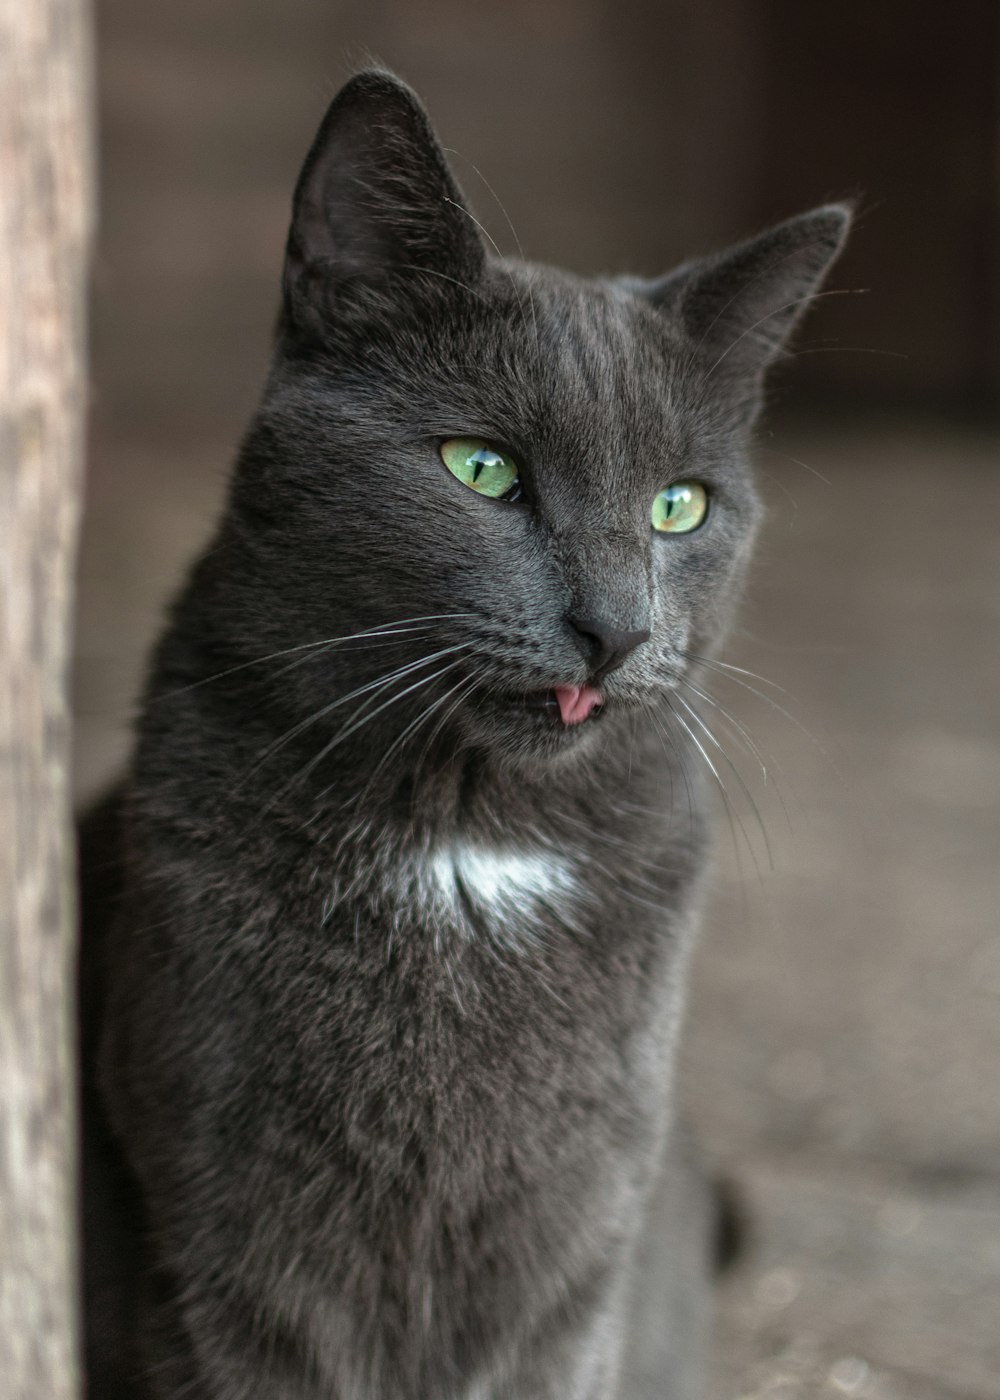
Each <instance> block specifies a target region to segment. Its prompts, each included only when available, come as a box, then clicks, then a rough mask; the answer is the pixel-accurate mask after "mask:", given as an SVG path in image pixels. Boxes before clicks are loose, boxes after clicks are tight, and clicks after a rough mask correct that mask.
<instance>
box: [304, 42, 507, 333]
mask: <svg viewBox="0 0 1000 1400" xmlns="http://www.w3.org/2000/svg"><path fill="white" fill-rule="evenodd" d="M484 263H485V252H484V248H483V244H482V240H481V238H480V235H479V232H478V229H477V228H476V225H475V223H474V221H473V220H472V218H471V216H470V215H469V213H468V212H467V210H466V208H465V205H464V203H463V200H462V195H461V193H460V191H459V189H458V186H457V185H456V183H455V181H454V179H453V177H452V174H451V171H450V170H449V169H448V163H447V161H446V159H445V156H444V153H443V151H442V149H441V146H440V145H439V143H438V141H437V138H436V137H435V135H434V132H433V130H432V128H431V124H430V121H429V120H428V117H427V114H426V112H425V111H424V109H423V107H422V106H421V104H420V101H419V100H418V98H417V97H416V96H415V94H414V93H413V92H411V91H410V89H409V88H408V87H407V86H406V84H405V83H403V82H401V81H400V80H399V79H398V78H396V77H394V76H393V75H392V74H391V73H387V72H384V71H382V70H381V69H370V70H368V71H365V72H363V73H358V74H356V75H355V77H353V78H352V79H351V80H350V81H349V82H348V83H347V84H345V86H344V87H343V88H341V90H340V92H339V93H338V94H337V96H336V97H335V98H334V99H333V102H332V103H331V104H330V107H329V109H328V110H327V113H326V116H325V117H324V118H323V122H322V124H321V126H320V129H319V131H318V132H317V134H316V138H315V140H314V141H313V144H312V147H311V149H310V151H309V154H308V156H307V157H306V161H305V165H304V166H303V168H302V173H301V175H300V176H299V181H298V184H297V186H296V189H295V194H294V197H293V201H292V223H291V228H290V230H289V234H288V244H287V248H286V253H285V271H284V297H285V318H286V324H288V323H290V324H291V325H293V326H297V327H299V328H302V329H314V330H315V329H319V328H321V327H322V325H323V324H324V323H326V324H330V323H331V322H332V323H335V322H336V321H337V320H338V318H343V317H345V316H350V315H351V314H353V313H356V312H357V311H358V309H359V308H365V307H367V308H368V309H369V310H371V309H372V308H377V307H379V306H382V307H383V308H386V307H387V306H388V307H389V308H390V309H391V306H392V304H393V302H394V301H398V299H399V298H400V297H406V296H408V295H413V294H416V293H418V292H419V289H420V287H421V286H426V285H427V284H428V281H430V282H431V284H433V281H434V280H435V279H436V280H437V281H438V282H439V284H440V282H441V281H442V280H443V281H444V282H445V283H450V284H452V285H454V284H461V285H464V286H474V285H475V283H476V281H477V280H478V279H479V278H480V277H481V275H482V271H483V267H484Z"/></svg>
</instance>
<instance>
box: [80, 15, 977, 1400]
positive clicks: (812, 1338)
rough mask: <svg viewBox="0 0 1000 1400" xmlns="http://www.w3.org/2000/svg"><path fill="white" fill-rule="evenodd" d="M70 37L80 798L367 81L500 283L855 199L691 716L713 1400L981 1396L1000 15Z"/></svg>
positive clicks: (258, 364)
mask: <svg viewBox="0 0 1000 1400" xmlns="http://www.w3.org/2000/svg"><path fill="white" fill-rule="evenodd" d="M96 9H97V22H98V64H99V81H100V123H101V125H100V137H101V145H100V157H101V187H102V193H101V227H100V238H99V246H98V255H97V261H96V267H95V273H94V291H93V311H92V346H93V365H92V368H93V401H92V415H91V441H90V453H89V476H88V497H87V516H86V523H85V532H84V539H83V545H82V553H81V562H80V594H79V609H80V616H79V628H78V638H79V643H78V647H79V649H78V656H77V660H76V668H75V675H74V683H75V699H76V710H77V727H76V735H77V741H76V742H77V751H76V761H77V775H76V776H77V792H78V796H79V797H80V799H81V801H82V800H84V799H86V798H87V797H88V796H89V795H91V794H93V793H94V792H95V791H97V790H98V789H99V788H100V786H101V785H102V784H103V783H104V782H105V781H107V780H108V778H109V777H110V776H111V775H113V774H114V773H115V772H116V771H117V770H118V769H119V768H120V766H121V764H122V762H123V760H124V755H125V754H126V752H127V747H128V726H129V713H130V704H131V701H132V698H133V696H134V694H135V691H136V688H137V685H138V683H139V678H140V676H141V672H142V666H143V658H144V655H145V652H146V649H147V647H148V645H149V642H150V640H151V638H152V637H153V635H154V634H155V632H156V630H157V627H158V625H159V619H160V617H161V610H162V606H163V602H164V599H165V598H166V597H167V596H168V595H169V593H170V592H171V590H172V589H173V588H174V587H175V586H176V584H177V581H178V579H179V577H180V575H181V573H182V571H183V568H184V566H185V563H186V562H187V561H188V560H189V559H190V557H191V556H192V554H193V552H194V551H195V550H196V549H197V548H198V546H199V544H200V543H201V541H202V540H203V539H204V538H205V536H206V534H207V533H208V530H209V528H210V525H211V523H212V520H213V515H214V512H215V511H216V509H217V506H218V502H219V498H220V494H221V491H222V488H223V484H224V480H225V476H226V471H227V467H228V463H229V461H230V460H231V458H232V455H233V450H234V446H235V443H236V440H237V438H238V435H239V433H240V431H241V428H242V426H243V424H244V423H245V421H246V419H247V417H248V415H249V413H250V412H251V410H252V408H253V405H254V402H255V399H256V396H257V394H258V392H259V388H260V384H261V381H262V378H263V375H264V372H265V368H266V364H267V358H268V346H269V338H270V331H271V326H272V323H273V320H274V316H275V310H276V305H277V296H276V294H277V287H278V276H279V269H280V262H281V253H282V244H283V238H284V233H285V223H286V216H287V210H288V203H289V196H290V191H291V187H292V184H293V182H294V179H295V176H296V174H297V170H298V166H299V163H300V161H301V159H302V157H303V155H304V153H305V150H306V148H307V146H308V143H309V141H310V139H311V137H312V134H313V131H314V128H315V126H316V125H317V123H318V121H319V118H320V116H321V115H322V112H323V110H324V107H325V105H326V103H327V102H328V100H329V99H330V97H331V96H332V95H333V93H334V92H335V91H336V89H337V88H338V86H339V85H340V83H341V82H342V81H343V80H344V78H346V77H347V76H348V75H349V74H350V73H351V72H352V71H353V70H354V69H355V68H357V67H358V66H360V65H362V64H363V63H364V62H366V61H368V60H369V59H370V58H372V57H374V58H377V59H380V60H381V61H383V62H385V63H387V64H389V65H390V66H392V67H393V68H395V69H396V70H397V71H398V72H400V73H401V75H402V76H403V77H405V78H406V79H408V80H409V81H410V82H411V83H412V84H413V85H414V86H415V87H416V88H417V89H418V91H419V92H420V93H421V94H422V95H423V97H424V99H425V101H426V102H427V104H428V106H429V108H430V111H431V114H432V117H433V118H434V120H435V123H436V125H437V127H438V130H439V132H440V134H441V135H442V137H443V139H444V142H445V144H446V145H447V146H448V147H449V148H451V150H452V151H453V152H454V156H453V160H454V164H455V168H456V171H457V172H458V175H459V178H460V180H461V182H462V184H463V186H464V188H465V191H466V193H467V195H468V196H469V198H470V200H471V202H472V204H473V206H474V208H475V209H476V212H477V214H478V216H479V217H480V218H481V219H482V220H483V222H484V223H485V224H486V225H487V227H488V228H489V229H490V231H491V233H492V234H493V236H494V238H495V239H496V240H497V242H498V243H499V244H500V246H501V247H502V248H504V249H505V250H506V251H512V250H513V249H514V246H515V244H514V238H513V237H512V233H511V225H512V226H513V227H514V228H516V230H517V237H518V239H519V241H520V244H521V245H522V247H523V249H524V251H525V254H526V255H527V256H528V257H531V258H537V259H540V260H542V261H548V262H554V263H559V264H564V265H567V266H569V267H571V268H573V269H576V270H579V271H583V272H593V271H626V270H627V271H634V272H641V273H649V274H653V273H656V272H659V271H661V270H664V269H665V268H667V267H669V266H670V265H672V264H674V263H676V262H678V261H680V260H682V259H683V258H685V257H687V256H689V255H691V254H693V253H696V252H703V251H709V250H711V249H713V248H716V247H719V246H721V245H724V244H726V243H727V242H731V241H734V240H736V239H738V238H741V237H743V236H744V235H746V234H748V233H750V232H752V231H754V230H755V229H756V228H758V227H760V226H762V225H764V224H766V223H768V222H772V221H775V220H778V219H781V218H784V217H786V216H788V215H789V214H792V213H794V212H796V211H798V210H799V209H802V208H805V207H808V206H809V205H812V204H816V203H819V202H821V201H823V200H826V199H828V198H831V197H834V198H836V197H841V196H844V195H849V196H855V197H856V198H857V199H858V201H859V209H860V218H859V221H858V226H857V229H856V231H855V235H854V238H853V241H852V245H851V247H850V250H849V252H848V255H847V256H846V257H845V258H844V259H843V261H842V262H841V264H840V265H839V266H838V268H837V269H836V271H835V273H834V276H833V278H832V280H831V282H830V284H829V286H830V287H831V288H832V289H835V290H837V291H839V292H843V293H844V294H843V295H835V296H830V297H827V298H825V299H824V300H823V301H822V302H821V303H820V305H819V307H818V308H817V310H816V311H815V313H814V314H812V315H811V316H810V318H809V320H808V322H807V323H806V326H805V328H804V330H803V333H802V334H801V336H800V339H799V341H798V344H797V352H798V353H797V354H796V355H795V356H794V357H792V358H791V359H790V360H789V362H788V364H787V365H786V366H785V367H784V368H783V369H782V370H781V372H780V373H779V376H778V378H777V380H776V384H775V393H774V396H773V403H772V406H771V411H770V413H769V415H768V418H767V421H766V423H765V425H764V430H763V432H762V434H761V441H760V451H759V455H758V461H759V468H760V475H761V481H762V485H763V488H764V491H765V494H766V496H767V499H768V503H769V507H770V515H769V523H768V526H767V529H766V531H765V534H764V537H763V540H762V544H761V549H760V553H759V558H758V563H757V567H756V570H755V573H754V576H753V580H752V586H751V591H750V597H749V600H748V604H747V607H746V609H745V611H744V615H743V626H742V627H741V629H740V630H739V632H738V633H737V635H736V636H735V637H734V639H733V644H732V646H731V648H730V650H729V653H728V659H729V660H730V661H732V662H733V663H735V664H736V665H739V666H741V667H744V668H746V669H747V671H748V672H753V673H755V674H754V675H744V676H741V677H739V678H738V681H737V683H734V684H731V685H729V686H728V688H725V689H722V688H720V689H719V691H718V695H717V699H718V702H719V703H720V704H721V705H722V706H724V707H725V710H726V711H728V712H729V715H730V716H732V718H729V717H727V715H726V714H724V713H723V711H722V710H721V709H709V708H707V707H706V708H705V718H706V721H707V722H708V723H710V724H711V725H712V727H713V729H714V730H715V732H716V733H717V735H718V739H719V742H720V743H721V744H723V745H724V746H725V747H726V749H727V751H728V753H729V755H730V758H729V759H727V760H726V761H722V760H721V759H720V760H719V766H720V770H721V774H722V776H723V777H724V779H725V781H726V786H727V787H728V788H729V789H730V793H729V799H728V801H729V807H730V811H729V813H728V814H727V812H726V810H725V805H726V804H725V803H724V802H723V801H722V800H721V798H720V822H719V842H718V879H717V881H716V885H717V892H716V895H715V897H714V899H713V902H712V905H711V908H710V910H709V915H708V920H707V926H706V930H705V937H704V939H703V943H702V947H701V951H700V954H699V957H698V960H697V966H696V977H695V988H694V995H693V998H692V1003H691V1008H690V1018H689V1028H688V1030H689V1034H688V1039H687V1044H686V1047H685V1064H684V1077H685V1093H686V1097H687V1099H688V1102H689V1105H690V1109H689V1112H690V1116H691V1117H692V1119H693V1120H694V1122H695V1124H696V1127H697V1130H698V1132H699V1134H700V1136H701V1137H702V1139H703V1140H704V1142H705V1143H706V1146H707V1149H708V1151H709V1152H710V1154H711V1157H712V1159H713V1161H714V1162H715V1163H716V1164H717V1166H718V1168H719V1169H720V1170H721V1171H722V1172H723V1173H724V1174H725V1175H726V1176H727V1177H729V1178H730V1179H731V1180H732V1181H733V1182H734V1184H735V1188H736V1192H737V1196H738V1199H739V1201H740V1203H741V1207H740V1209H741V1213H742V1216H743V1218H744V1220H745V1223H746V1236H745V1247H744V1250H743V1253H742V1255H741V1256H740V1258H739V1259H738V1260H737V1262H736V1264H735V1265H734V1267H733V1268H732V1270H731V1271H730V1273H729V1274H728V1276H727V1277H726V1279H725V1281H724V1283H723V1287H722V1291H721V1307H720V1317H719V1323H718V1329H717V1331H718V1335H717V1343H716V1351H717V1361H716V1375H715V1379H714V1382H713V1387H714V1388H713V1390H712V1397H713V1400H737V1398H738V1397H740V1398H741V1400H749V1397H757V1396H760V1397H763V1396H770V1397H782V1398H783V1400H792V1398H793V1397H800V1396H801V1397H807V1396H808V1397H815V1396H825V1395H844V1394H847V1395H853V1396H861V1397H879V1398H880V1400H997V1397H998V1396H1000V1186H998V1182H1000V1089H998V1085H1000V937H998V932H1000V929H998V922H1000V921H998V910H1000V817H998V799H1000V743H998V728H1000V725H998V715H1000V646H998V632H997V623H998V621H1000V570H998V567H997V557H998V549H997V544H996V539H997V534H998V525H1000V461H998V457H1000V453H998V447H1000V431H998V412H997V410H998V407H1000V6H998V5H997V4H996V3H995V0H965V2H964V3H963V4H962V5H960V6H950V7H940V6H914V5H911V4H904V3H902V0H881V3H878V4H871V3H870V0H868V3H865V2H864V0H842V3H839V4H837V5H835V6H816V5H806V4H802V3H801V0H767V3H762V4H751V3H745V2H742V3H722V2H720V0H711V2H709V0H700V3H699V0H657V3H654V2H653V0H618V3H611V0H574V2H573V3H570V0H530V3H529V0H506V3H505V4H503V5H500V4H496V3H484V4H480V5H477V6H473V5H469V4H467V3H465V4H460V3H458V0H421V3H419V4H417V3H410V4H404V3H403V0H364V3H362V0H341V3H339V4H337V5H332V4H324V3H322V0H283V3H282V4H281V5H275V4H265V3H262V0H216V3H214V4H213V5H210V6H209V5H205V4H204V3H201V2H200V0H199V3H196V0H171V2H170V3H169V4H153V3H150V2H149V0H97V5H96ZM493 191H496V195H494V193H493ZM501 201H502V206H501ZM758 677H763V678H764V679H758ZM740 682H742V683H740ZM748 687H749V688H748ZM737 723H738V724H739V726H741V727H742V728H743V729H745V730H746V731H747V733H748V734H749V735H751V736H752V739H753V745H754V747H755V748H756V749H757V750H758V752H759V755H760V757H761V758H762V760H763V767H764V768H766V775H765V773H764V772H762V766H761V763H760V762H759V761H758V757H757V756H755V754H754V753H753V752H752V751H751V750H750V748H749V747H748V744H747V741H746V738H745V736H744V735H743V734H741V733H740V730H739V729H738V728H737V727H736V724H737ZM730 761H731V766H730ZM737 769H738V770H739V773H740V774H741V777H740V778H737V776H736V770H737ZM744 783H745V785H746V786H745V789H744V787H743V786H742V784H744ZM751 799H752V800H751ZM755 809H756V810H755ZM727 815H728V819H727Z"/></svg>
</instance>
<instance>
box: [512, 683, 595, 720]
mask: <svg viewBox="0 0 1000 1400" xmlns="http://www.w3.org/2000/svg"><path fill="white" fill-rule="evenodd" d="M525 705H526V707H527V708H528V709H529V710H535V711H540V712H541V713H542V714H544V715H545V716H546V718H547V719H549V720H551V721H552V723H553V724H560V725H564V726H567V727H568V726H570V725H576V724H583V722H584V721H585V720H588V719H597V718H598V717H599V716H600V715H601V714H602V712H603V709H604V696H603V695H602V694H601V692H600V691H599V690H598V689H597V687H596V686H593V685H554V686H552V687H551V688H550V689H549V690H544V691H535V692H533V693H531V694H529V695H528V697H527V699H526V701H525Z"/></svg>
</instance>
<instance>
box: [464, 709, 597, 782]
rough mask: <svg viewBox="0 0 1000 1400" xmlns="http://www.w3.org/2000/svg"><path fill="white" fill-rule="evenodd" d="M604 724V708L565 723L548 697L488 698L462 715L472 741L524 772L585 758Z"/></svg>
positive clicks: (502, 761) (468, 737)
mask: <svg viewBox="0 0 1000 1400" xmlns="http://www.w3.org/2000/svg"><path fill="white" fill-rule="evenodd" d="M604 723H605V710H604V709H603V707H600V708H595V709H594V710H593V712H592V713H591V714H590V715H589V716H588V717H587V718H586V719H584V720H583V721H582V722H580V723H572V724H566V723H563V721H562V719H561V717H560V714H559V709H558V706H556V707H555V708H554V709H553V706H552V705H551V704H549V703H545V700H544V697H541V698H540V699H533V698H529V699H527V700H525V699H524V698H523V697H522V698H518V697H509V696H491V697H488V698H485V697H484V698H481V699H480V700H479V702H478V703H477V704H476V705H475V706H474V707H473V706H470V707H469V708H468V709H467V710H466V711H465V713H464V714H463V715H462V718H461V726H462V728H463V730H464V731H465V736H466V739H467V740H469V741H470V742H472V743H473V744H474V745H475V746H476V747H477V748H481V749H485V750H486V751H487V752H488V753H489V754H490V755H491V756H492V757H493V759H494V760H495V761H496V762H497V764H498V765H499V766H501V767H506V768H512V769H515V770H520V771H526V770H537V768H538V765H539V764H540V763H542V764H548V763H562V762H569V761H572V760H574V759H578V758H581V757H583V756H584V755H586V754H587V753H589V752H591V750H592V749H593V748H594V746H595V744H597V743H598V742H599V736H600V731H601V729H602V727H603V725H604Z"/></svg>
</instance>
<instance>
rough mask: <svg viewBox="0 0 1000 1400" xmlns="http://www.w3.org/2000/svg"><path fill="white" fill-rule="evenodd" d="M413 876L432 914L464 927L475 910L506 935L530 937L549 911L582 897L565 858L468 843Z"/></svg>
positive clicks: (432, 858) (435, 857) (430, 860)
mask: <svg viewBox="0 0 1000 1400" xmlns="http://www.w3.org/2000/svg"><path fill="white" fill-rule="evenodd" d="M413 874H414V877H415V879H414V884H415V886H416V889H415V891H414V892H415V893H416V895H417V898H418V900H419V901H420V902H421V903H422V904H424V905H425V906H429V909H428V912H430V913H433V914H435V915H437V916H438V917H439V918H444V919H446V920H448V921H449V922H453V923H458V924H464V923H465V922H466V917H467V914H468V906H469V905H472V906H473V907H474V908H475V909H476V910H477V911H478V912H480V913H481V914H482V915H483V916H485V918H486V919H487V920H488V921H489V922H490V923H491V924H492V925H493V926H494V929H495V931H496V932H497V933H499V934H501V935H502V934H503V933H504V932H512V933H515V934H522V933H524V932H526V931H527V927H529V926H530V925H531V924H532V923H533V922H534V921H535V920H537V918H538V917H539V915H540V914H542V913H543V911H544V909H545V908H547V909H549V910H553V911H557V910H559V909H560V908H562V907H563V906H564V905H565V904H566V902H567V901H571V900H572V898H573V896H574V894H576V893H578V892H579V885H578V882H577V879H576V876H575V874H574V871H573V867H572V865H571V863H570V862H569V861H568V860H567V859H565V858H564V857H562V856H559V855H556V854H554V853H552V852H544V853H543V852H538V851H534V852H525V851H516V850H510V849H507V850H504V849H502V848H501V849H497V848H490V847H484V846H478V845H473V844H471V843H467V842H456V843H454V844H452V845H450V846H447V847H444V848H442V849H441V850H439V851H436V852H434V853H433V854H431V855H429V856H427V857H425V858H424V859H423V860H422V861H421V862H420V863H419V865H418V866H417V868H416V869H415V870H414V872H413Z"/></svg>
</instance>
